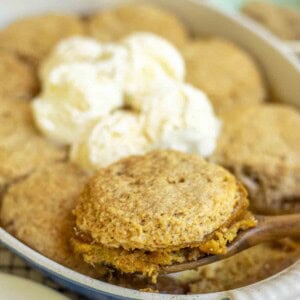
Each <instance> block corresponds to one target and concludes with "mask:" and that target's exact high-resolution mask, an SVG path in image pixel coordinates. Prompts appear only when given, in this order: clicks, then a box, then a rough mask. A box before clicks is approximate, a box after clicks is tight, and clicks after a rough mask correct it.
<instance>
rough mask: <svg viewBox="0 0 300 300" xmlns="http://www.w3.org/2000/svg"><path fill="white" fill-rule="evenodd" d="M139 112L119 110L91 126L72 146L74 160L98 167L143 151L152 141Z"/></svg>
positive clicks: (81, 164) (83, 165) (72, 158)
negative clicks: (146, 132)
mask: <svg viewBox="0 0 300 300" xmlns="http://www.w3.org/2000/svg"><path fill="white" fill-rule="evenodd" d="M140 122H141V121H140V117H139V115H137V114H135V113H132V112H127V111H125V110H124V111H117V112H115V113H113V114H111V115H109V116H105V117H103V118H102V119H100V120H99V121H98V122H96V123H95V124H93V125H90V126H88V128H86V130H85V132H84V133H83V134H82V136H81V138H80V139H79V140H78V141H77V142H75V143H74V144H73V146H72V149H71V155H70V157H71V160H72V161H74V162H76V163H77V164H79V165H80V166H81V167H83V168H85V169H87V170H97V169H98V168H100V167H105V166H107V165H109V164H111V163H113V162H115V161H116V160H118V159H120V158H123V157H126V156H129V155H133V154H143V153H145V152H146V151H147V150H149V148H150V146H151V145H150V143H149V142H148V141H147V139H146V138H145V136H144V135H143V134H142V130H141V123H140Z"/></svg>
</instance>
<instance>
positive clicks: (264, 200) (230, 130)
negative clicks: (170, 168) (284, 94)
mask: <svg viewBox="0 0 300 300" xmlns="http://www.w3.org/2000/svg"><path fill="white" fill-rule="evenodd" d="M223 121H224V123H223V132H222V133H221V136H220V138H219V141H218V145H217V148H216V150H215V153H214V155H213V157H212V160H213V161H214V162H217V163H219V164H221V165H223V166H224V167H226V168H228V169H230V170H231V171H232V172H233V173H234V174H235V175H236V176H237V177H238V178H239V179H240V180H241V181H242V182H243V183H244V184H245V185H246V187H247V189H248V191H249V193H250V199H251V201H250V204H251V206H252V208H253V209H255V210H256V211H258V212H261V213H266V212H269V213H284V212H296V211H299V209H300V206H299V199H300V131H299V130H298V128H300V115H299V113H298V112H297V111H296V110H295V109H294V108H292V107H289V106H286V105H283V104H282V105H279V104H265V105H253V106H241V107H237V108H236V109H234V110H232V111H231V112H228V113H227V114H226V115H225V114H224V115H223Z"/></svg>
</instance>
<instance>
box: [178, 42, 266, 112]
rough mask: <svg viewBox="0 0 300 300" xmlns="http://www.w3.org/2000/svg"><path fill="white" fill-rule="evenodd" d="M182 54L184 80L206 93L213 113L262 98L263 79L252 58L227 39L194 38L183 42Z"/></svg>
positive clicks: (258, 100) (256, 101)
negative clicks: (184, 67) (184, 71)
mask: <svg viewBox="0 0 300 300" xmlns="http://www.w3.org/2000/svg"><path fill="white" fill-rule="evenodd" d="M183 55H184V57H185V61H186V68H187V81H188V82H190V83H191V84H193V85H194V86H196V87H197V88H199V89H201V90H203V91H204V92H205V93H206V94H207V95H208V96H209V98H210V100H211V101H212V104H213V106H214V108H215V110H216V112H217V114H219V115H220V114H222V112H223V111H227V110H230V109H232V108H233V107H235V106H236V105H239V104H253V103H259V102H262V101H263V100H264V99H265V96H266V91H265V87H264V83H263V80H262V77H261V75H260V73H259V70H258V68H257V66H256V64H255V62H254V60H253V59H252V58H251V57H250V55H248V54H247V53H246V52H245V51H244V50H242V49H241V48H239V47H238V46H236V45H235V44H233V43H231V42H230V41H228V40H223V39H220V38H210V39H197V40H194V41H192V42H190V43H187V44H186V46H185V48H184V49H183Z"/></svg>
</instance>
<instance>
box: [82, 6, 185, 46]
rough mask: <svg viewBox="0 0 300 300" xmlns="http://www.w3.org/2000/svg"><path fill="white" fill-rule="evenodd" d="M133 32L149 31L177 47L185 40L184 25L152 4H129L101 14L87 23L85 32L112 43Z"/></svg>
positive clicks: (92, 17) (172, 15)
mask: <svg viewBox="0 0 300 300" xmlns="http://www.w3.org/2000/svg"><path fill="white" fill-rule="evenodd" d="M136 31H143V32H152V33H155V34H157V35H159V36H161V37H163V38H165V39H167V40H169V41H171V42H172V43H173V44H174V45H176V46H178V47H180V46H182V45H183V44H184V43H185V42H186V39H187V36H188V33H187V29H186V28H185V26H184V24H183V23H182V22H181V21H180V20H179V19H178V18H177V17H176V16H175V15H174V14H172V13H170V12H168V11H165V10H162V9H160V8H157V7H155V6H151V5H129V6H122V7H118V8H115V9H112V10H105V11H101V12H99V13H98V14H96V15H94V16H91V17H90V19H89V21H88V33H89V34H90V35H92V36H93V37H95V38H97V39H99V40H101V41H104V42H111V41H115V40H119V39H121V38H123V37H125V36H127V35H129V34H131V33H134V32H136Z"/></svg>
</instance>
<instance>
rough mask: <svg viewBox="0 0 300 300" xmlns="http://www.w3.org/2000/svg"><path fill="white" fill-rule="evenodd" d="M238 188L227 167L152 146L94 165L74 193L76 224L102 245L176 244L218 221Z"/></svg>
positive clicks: (226, 212) (144, 246) (187, 241)
mask: <svg viewBox="0 0 300 300" xmlns="http://www.w3.org/2000/svg"><path fill="white" fill-rule="evenodd" d="M240 193H241V191H240V186H239V184H238V182H237V181H236V179H235V178H234V177H233V176H232V175H231V174H230V173H229V172H227V171H226V170H224V169H223V168H221V167H219V166H216V165H213V164H209V163H207V162H206V161H205V160H204V159H202V158H200V157H199V156H197V155H190V154H184V153H180V152H176V151H167V150H166V151H153V152H150V153H148V154H146V155H144V156H131V157H128V158H125V159H123V160H120V161H119V162H117V163H115V164H113V165H111V166H110V167H108V168H105V169H102V170H100V171H99V172H98V173H97V174H96V175H95V176H94V177H93V178H92V179H91V180H90V181H89V182H88V184H87V186H86V187H85V189H84V191H83V193H82V194H81V196H80V199H79V202H78V205H77V206H76V209H75V215H76V225H77V228H78V230H79V231H80V232H82V233H83V234H85V235H87V236H90V237H91V238H92V240H93V242H94V243H100V244H102V245H105V246H107V247H122V248H124V249H144V250H150V251H153V250H158V249H165V248H171V247H173V248H182V247H185V246H188V245H190V244H195V243H199V242H201V241H203V239H204V238H205V236H206V235H207V234H209V233H212V232H213V231H214V230H216V229H218V228H219V227H221V226H222V225H223V224H224V223H225V222H226V221H227V220H228V219H229V218H230V216H231V214H232V213H233V210H234V207H235V206H236V204H237V202H238V199H239V197H237V195H240ZM242 197H244V198H246V194H244V192H243V193H242Z"/></svg>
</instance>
